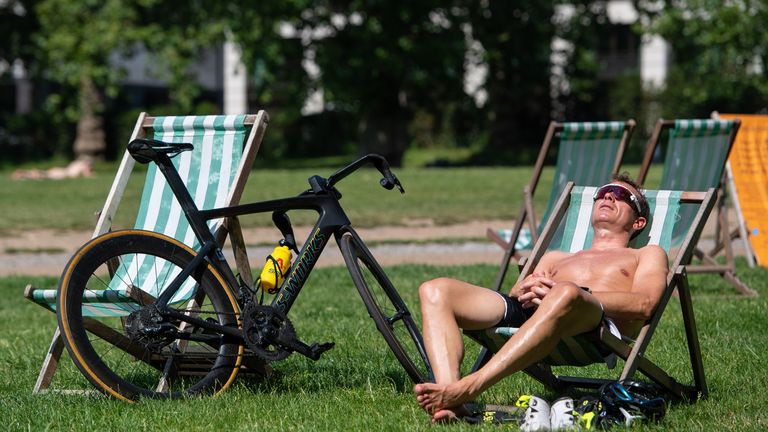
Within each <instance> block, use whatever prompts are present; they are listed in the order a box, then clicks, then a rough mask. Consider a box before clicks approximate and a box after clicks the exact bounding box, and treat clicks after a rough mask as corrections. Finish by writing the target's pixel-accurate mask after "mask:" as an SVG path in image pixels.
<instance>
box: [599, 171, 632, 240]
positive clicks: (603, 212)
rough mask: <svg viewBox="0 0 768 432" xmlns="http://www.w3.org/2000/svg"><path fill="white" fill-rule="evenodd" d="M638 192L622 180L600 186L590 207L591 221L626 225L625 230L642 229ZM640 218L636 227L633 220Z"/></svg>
mask: <svg viewBox="0 0 768 432" xmlns="http://www.w3.org/2000/svg"><path fill="white" fill-rule="evenodd" d="M639 195H640V193H639V192H638V191H637V190H636V189H635V188H633V187H632V186H630V185H629V184H627V183H624V182H618V181H617V182H614V183H609V184H607V185H604V186H601V187H600V188H599V189H598V190H597V193H595V197H594V198H595V204H594V206H593V207H592V223H593V224H594V225H595V226H598V224H611V225H612V224H616V225H619V226H622V227H626V228H627V230H629V231H631V230H637V229H642V227H643V226H645V218H641V217H640V216H639V214H640V202H639V200H638V196H639ZM638 219H642V220H643V223H642V225H641V226H639V227H636V226H634V225H635V222H636V221H637V220H638Z"/></svg>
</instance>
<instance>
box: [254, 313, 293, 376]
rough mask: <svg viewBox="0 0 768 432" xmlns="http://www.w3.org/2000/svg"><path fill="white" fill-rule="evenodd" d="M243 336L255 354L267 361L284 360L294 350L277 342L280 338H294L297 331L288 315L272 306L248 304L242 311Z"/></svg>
mask: <svg viewBox="0 0 768 432" xmlns="http://www.w3.org/2000/svg"><path fill="white" fill-rule="evenodd" d="M242 317H243V338H244V339H245V343H246V344H247V345H248V348H250V349H251V351H253V354H254V355H255V356H256V357H258V358H260V359H262V360H265V361H268V362H272V361H278V360H282V359H284V358H286V357H288V356H289V355H291V353H292V352H293V351H291V350H289V349H286V348H285V347H282V346H280V345H279V344H276V343H275V341H278V340H294V339H295V338H296V332H295V330H294V329H293V325H292V324H291V322H290V320H288V317H286V316H285V314H284V313H283V312H281V311H280V310H278V309H277V308H274V307H272V306H263V305H258V304H255V303H250V304H248V305H247V306H246V307H245V308H244V309H243V313H242Z"/></svg>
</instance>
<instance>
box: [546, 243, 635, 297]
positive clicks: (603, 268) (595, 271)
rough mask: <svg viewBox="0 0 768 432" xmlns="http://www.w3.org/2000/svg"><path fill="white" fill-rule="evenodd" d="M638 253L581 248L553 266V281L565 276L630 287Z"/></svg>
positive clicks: (581, 281)
mask: <svg viewBox="0 0 768 432" xmlns="http://www.w3.org/2000/svg"><path fill="white" fill-rule="evenodd" d="M637 263H638V260H637V257H636V255H635V254H634V253H633V251H631V250H627V249H623V250H619V251H582V252H578V253H576V254H573V255H569V256H567V257H565V258H563V259H562V260H560V261H559V262H558V263H556V264H555V265H553V266H552V269H551V277H552V279H554V280H555V281H561V280H567V281H571V282H574V283H578V284H581V285H582V286H590V285H592V286H593V285H595V284H599V285H614V286H615V287H616V288H617V289H618V288H621V287H625V286H626V287H627V288H629V287H631V284H632V280H633V279H634V277H635V271H636V270H637Z"/></svg>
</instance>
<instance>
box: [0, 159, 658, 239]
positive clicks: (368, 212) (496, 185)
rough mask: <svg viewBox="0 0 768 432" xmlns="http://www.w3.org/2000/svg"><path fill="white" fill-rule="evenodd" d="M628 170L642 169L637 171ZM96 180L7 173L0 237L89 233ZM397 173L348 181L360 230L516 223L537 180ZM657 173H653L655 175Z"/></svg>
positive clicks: (105, 188) (2, 178)
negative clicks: (383, 182) (382, 183)
mask: <svg viewBox="0 0 768 432" xmlns="http://www.w3.org/2000/svg"><path fill="white" fill-rule="evenodd" d="M144 169H145V168H144V167H142V166H137V170H138V171H137V174H139V175H132V176H131V180H130V182H129V184H128V187H127V189H126V193H125V196H124V197H123V200H122V201H121V204H120V208H119V209H118V212H117V215H116V217H115V221H114V226H115V227H128V226H132V224H133V221H134V219H135V217H136V214H137V211H138V205H139V203H138V201H139V197H140V194H141V188H142V184H143V174H142V173H141V171H142V170H144ZM627 169H628V171H629V172H632V173H635V172H637V167H634V166H630V167H628V168H627ZM95 171H96V173H95V175H94V176H93V177H91V178H85V179H70V180H59V181H53V180H39V181H31V180H25V181H14V180H11V178H10V177H11V171H0V182H2V183H3V185H5V186H6V187H2V188H0V203H2V207H1V208H2V209H3V217H2V218H0V235H13V234H14V233H15V232H18V231H19V230H30V229H40V228H49V229H54V230H72V229H80V230H89V229H92V228H93V226H94V224H95V221H96V212H97V211H98V210H100V209H101V208H102V206H103V205H104V200H105V199H106V196H107V193H108V192H109V188H110V186H111V184H112V180H113V178H114V175H115V171H116V166H115V165H113V164H104V165H99V166H97V167H96V170H95ZM333 171H334V169H330V168H320V169H309V168H301V169H292V170H284V169H257V170H254V171H253V172H252V173H251V177H250V179H249V181H248V185H247V187H246V190H245V193H244V196H243V198H242V200H241V202H243V203H246V202H252V201H258V200H265V199H273V198H280V197H286V196H293V195H296V194H298V193H299V192H301V191H303V190H305V189H306V188H307V187H308V184H307V178H308V177H309V176H311V175H314V174H320V175H322V176H328V175H330V174H331V173H332V172H333ZM395 173H396V175H397V176H398V177H399V178H400V180H401V181H402V183H403V185H404V186H405V190H406V193H405V195H401V194H399V193H397V192H395V191H387V190H384V189H382V188H381V187H379V185H378V181H379V177H380V176H379V175H378V172H376V171H375V170H372V169H366V170H362V171H358V172H357V173H355V174H353V175H352V176H351V177H348V178H347V179H345V180H344V181H342V182H341V183H340V184H339V186H338V188H339V190H340V191H341V193H342V194H343V199H342V205H343V206H344V209H345V210H346V211H347V214H348V215H349V217H350V219H351V220H352V222H353V223H354V224H355V225H356V226H363V227H370V226H378V225H405V224H412V223H414V222H416V223H418V222H420V221H423V222H425V223H426V222H428V223H435V224H449V223H459V222H466V221H470V220H489V219H514V218H516V217H517V213H518V211H519V209H520V204H521V202H522V190H523V186H524V185H526V184H528V182H529V181H530V177H531V173H532V169H531V168H530V167H508V168H404V169H396V170H395ZM552 175H553V173H552V171H551V170H545V171H544V174H543V176H542V179H541V182H540V184H539V186H538V191H537V193H536V194H535V196H534V197H535V204H536V211H537V214H538V215H541V213H542V212H543V211H544V206H545V205H546V202H547V200H548V198H549V191H550V188H551V184H552ZM654 175H656V171H651V174H650V176H651V178H653V176H654ZM315 216H316V215H315V214H314V213H313V212H295V213H292V214H291V218H292V220H293V221H294V222H295V223H298V224H308V223H312V222H313V221H314V217H315ZM269 224H271V219H270V218H269V216H268V215H262V216H249V217H245V218H243V225H244V226H246V227H248V226H266V225H269Z"/></svg>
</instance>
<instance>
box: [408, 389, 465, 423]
mask: <svg viewBox="0 0 768 432" xmlns="http://www.w3.org/2000/svg"><path fill="white" fill-rule="evenodd" d="M413 391H414V392H415V393H416V401H417V402H418V403H419V406H421V407H422V408H423V409H424V410H425V411H426V412H427V413H429V414H432V415H433V416H434V415H436V414H437V412H438V411H442V410H452V408H454V407H460V406H461V405H462V404H463V403H464V402H467V401H468V400H469V398H470V395H469V394H468V393H467V392H466V391H462V390H461V389H460V386H459V383H451V384H447V385H444V384H432V383H424V384H417V385H416V386H415V387H414V388H413Z"/></svg>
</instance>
